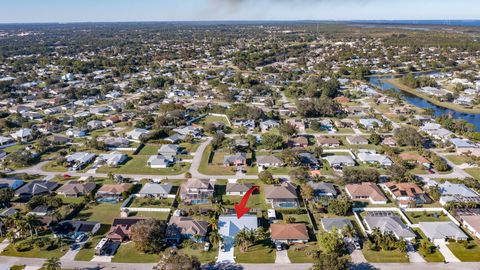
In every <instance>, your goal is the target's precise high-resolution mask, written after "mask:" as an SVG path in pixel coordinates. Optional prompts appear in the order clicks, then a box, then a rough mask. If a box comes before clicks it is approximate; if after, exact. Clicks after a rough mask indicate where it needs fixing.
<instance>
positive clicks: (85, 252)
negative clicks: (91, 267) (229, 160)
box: [75, 225, 110, 261]
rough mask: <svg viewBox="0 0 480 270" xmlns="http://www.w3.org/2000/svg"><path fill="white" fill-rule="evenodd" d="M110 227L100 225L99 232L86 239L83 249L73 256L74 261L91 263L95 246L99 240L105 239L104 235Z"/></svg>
mask: <svg viewBox="0 0 480 270" xmlns="http://www.w3.org/2000/svg"><path fill="white" fill-rule="evenodd" d="M109 229H110V225H102V227H101V228H100V230H98V232H97V233H96V234H95V235H94V236H93V237H90V238H89V239H88V242H87V243H85V245H84V246H83V248H82V249H81V250H80V251H79V252H78V253H77V255H76V256H75V260H76V261H91V260H92V259H93V256H94V255H95V246H96V245H97V244H98V242H100V240H101V239H102V238H103V237H105V234H106V233H107V232H108V231H109Z"/></svg>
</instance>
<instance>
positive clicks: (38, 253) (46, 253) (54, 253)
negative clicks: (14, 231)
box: [1, 234, 69, 258]
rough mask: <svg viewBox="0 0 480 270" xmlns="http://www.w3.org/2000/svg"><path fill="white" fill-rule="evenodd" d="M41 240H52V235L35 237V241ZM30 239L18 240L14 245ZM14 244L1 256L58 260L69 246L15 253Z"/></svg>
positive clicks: (34, 248)
mask: <svg viewBox="0 0 480 270" xmlns="http://www.w3.org/2000/svg"><path fill="white" fill-rule="evenodd" d="M42 238H47V239H48V238H53V235H52V234H48V235H44V236H39V237H36V238H35V240H40V239H42ZM30 240H31V239H30V238H27V239H24V240H20V241H18V242H16V243H15V244H21V243H23V242H28V241H30ZM15 244H10V245H8V246H7V248H6V249H5V250H4V251H3V252H2V253H1V255H3V256H13V257H31V258H51V257H57V258H60V257H62V256H63V255H65V253H66V252H67V251H68V249H69V246H68V244H65V243H62V244H61V245H60V246H58V247H56V248H54V249H51V250H45V249H40V248H38V247H34V246H32V249H30V250H26V251H17V250H16V249H15Z"/></svg>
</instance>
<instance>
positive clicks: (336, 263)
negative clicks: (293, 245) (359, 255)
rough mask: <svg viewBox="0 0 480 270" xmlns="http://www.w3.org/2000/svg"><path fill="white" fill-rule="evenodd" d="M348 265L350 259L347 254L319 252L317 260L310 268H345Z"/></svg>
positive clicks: (344, 269) (326, 269)
mask: <svg viewBox="0 0 480 270" xmlns="http://www.w3.org/2000/svg"><path fill="white" fill-rule="evenodd" d="M349 265H350V259H349V257H348V256H338V255H337V254H328V253H327V254H326V253H320V255H319V257H318V260H317V262H316V263H315V264H314V265H313V266H312V267H311V268H310V270H347V269H349Z"/></svg>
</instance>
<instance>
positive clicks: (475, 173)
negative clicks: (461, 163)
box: [464, 168, 480, 181]
mask: <svg viewBox="0 0 480 270" xmlns="http://www.w3.org/2000/svg"><path fill="white" fill-rule="evenodd" d="M464 170H465V172H467V173H468V174H470V175H471V176H472V177H473V178H475V179H477V180H479V181H480V168H467V169H464Z"/></svg>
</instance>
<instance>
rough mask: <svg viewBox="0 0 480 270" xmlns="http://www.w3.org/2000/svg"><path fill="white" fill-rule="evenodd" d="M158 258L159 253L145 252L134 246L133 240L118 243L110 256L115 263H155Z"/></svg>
mask: <svg viewBox="0 0 480 270" xmlns="http://www.w3.org/2000/svg"><path fill="white" fill-rule="evenodd" d="M159 260H160V255H159V254H145V253H143V252H140V251H138V250H137V249H136V248H135V244H134V243H133V242H128V243H125V244H122V245H120V248H118V250H117V253H116V254H115V256H114V257H113V258H112V262H115V263H156V262H158V261H159Z"/></svg>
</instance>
